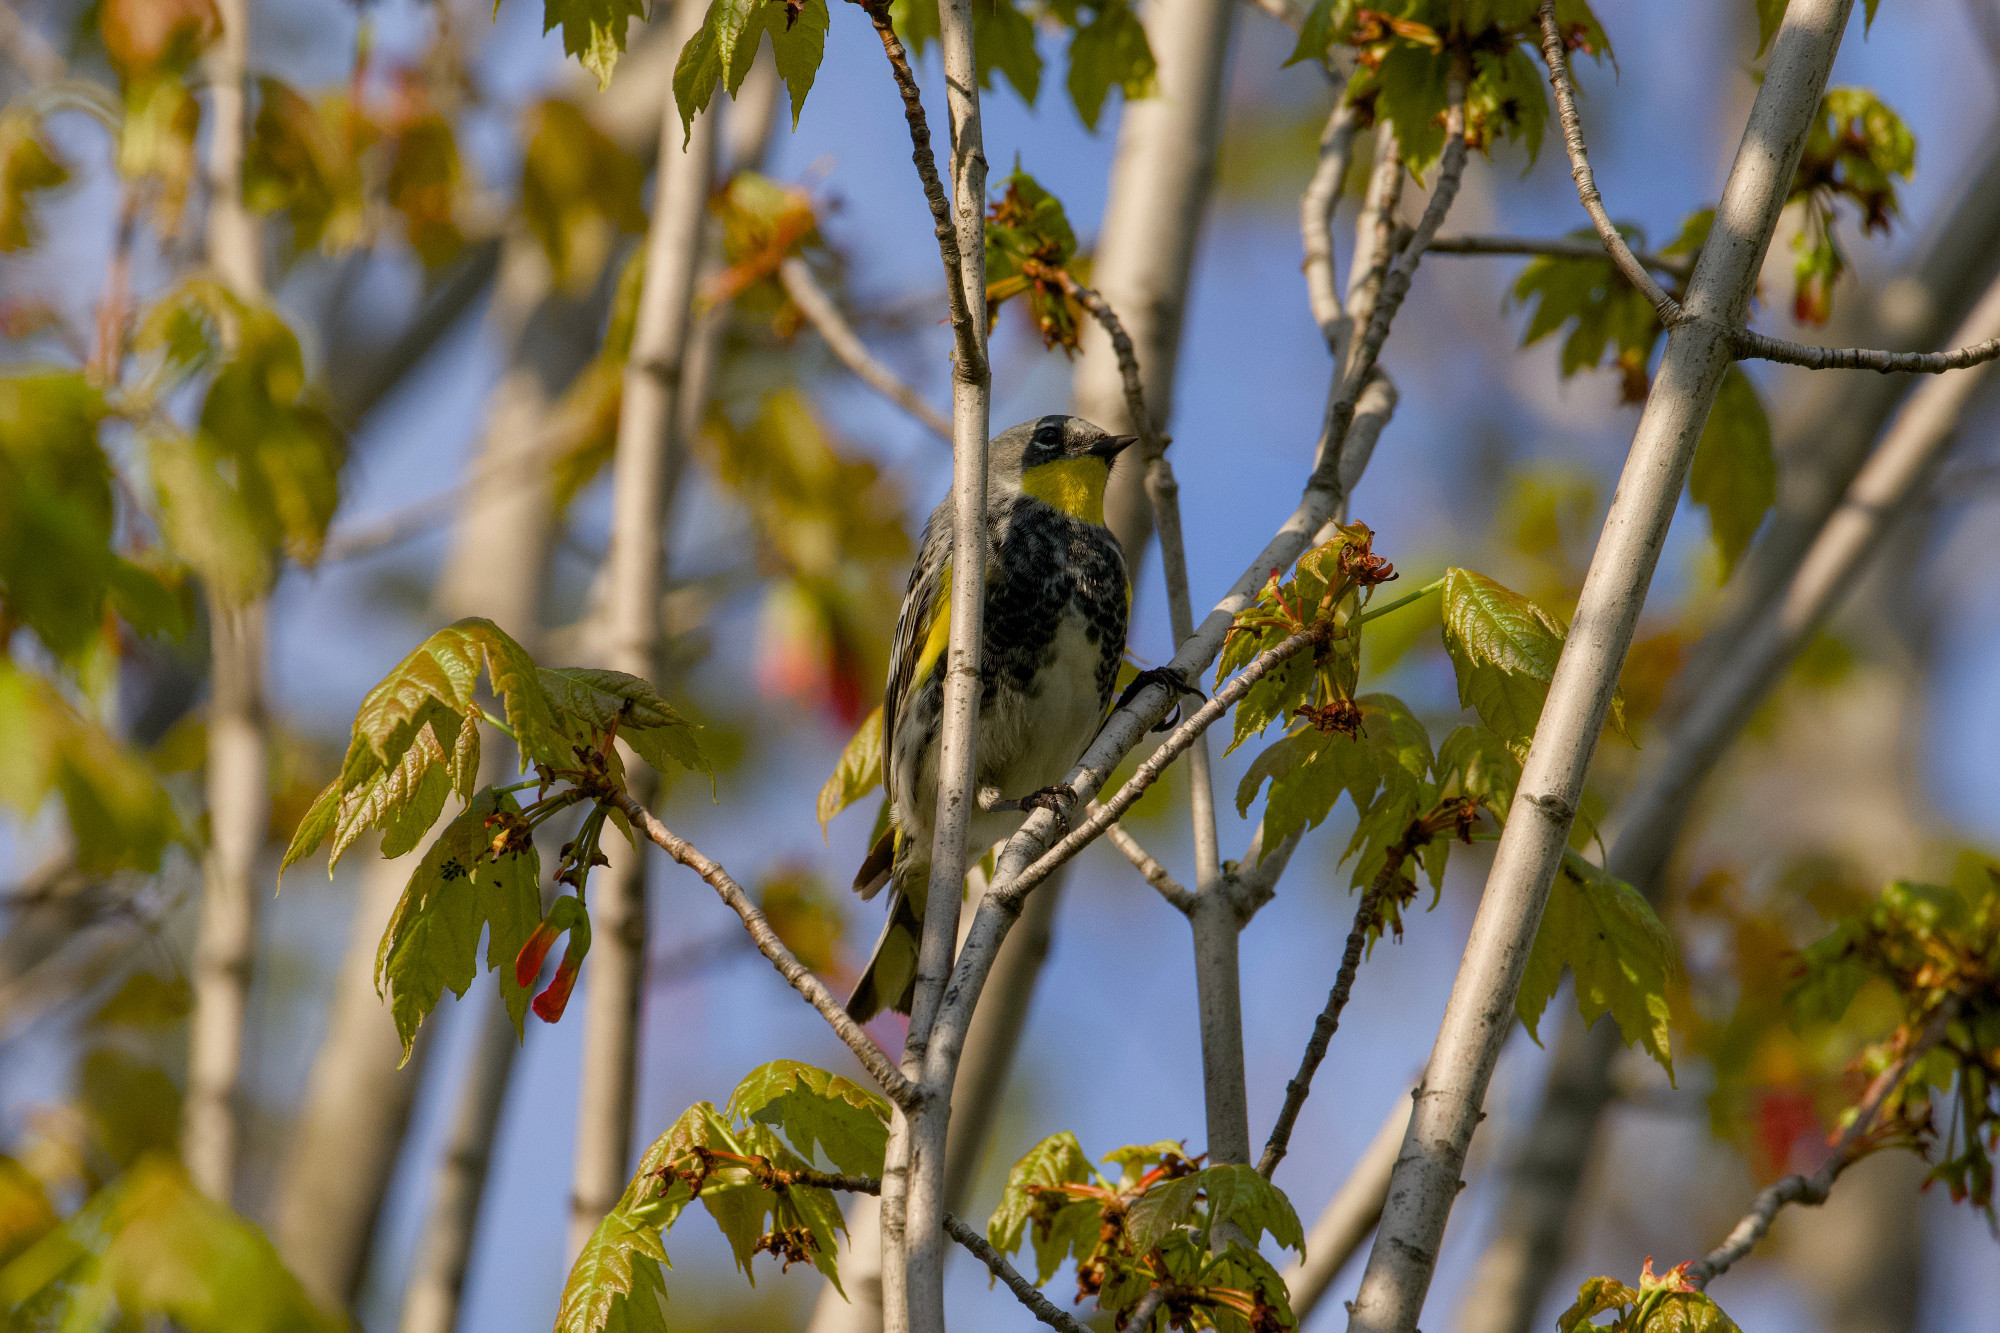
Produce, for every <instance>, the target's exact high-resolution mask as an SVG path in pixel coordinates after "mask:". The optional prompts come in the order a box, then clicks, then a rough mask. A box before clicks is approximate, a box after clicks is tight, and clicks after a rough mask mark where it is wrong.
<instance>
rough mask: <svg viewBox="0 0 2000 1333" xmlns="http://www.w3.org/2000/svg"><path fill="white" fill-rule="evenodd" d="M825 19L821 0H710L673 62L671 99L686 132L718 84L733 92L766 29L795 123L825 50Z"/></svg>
mask: <svg viewBox="0 0 2000 1333" xmlns="http://www.w3.org/2000/svg"><path fill="white" fill-rule="evenodd" d="M827 22H828V15H827V9H826V0H711V3H710V4H709V7H708V15H707V17H706V18H705V19H703V21H702V25H701V31H700V32H698V33H696V34H695V35H694V36H693V37H692V38H691V39H689V41H688V44H687V45H686V46H685V47H683V48H681V55H680V61H679V63H678V64H676V65H675V67H674V101H675V103H676V105H678V106H679V108H680V113H681V124H682V126H683V127H684V129H685V131H686V133H687V134H692V133H693V124H694V118H695V116H696V115H697V114H698V113H700V112H701V111H703V110H705V109H706V108H707V107H708V104H709V102H710V100H711V99H713V98H714V96H715V88H716V85H717V84H718V83H720V84H721V85H723V86H724V87H725V88H727V89H728V90H729V95H730V96H731V97H734V96H736V92H737V90H738V89H739V88H741V87H742V86H743V80H744V78H745V76H747V75H748V74H749V73H750V65H751V62H752V61H753V60H754V59H755V58H756V55H757V48H758V46H759V45H761V44H762V42H763V38H764V35H765V34H766V33H768V34H769V35H770V38H771V54H772V55H773V56H774V57H775V59H776V61H777V67H778V76H779V77H780V78H782V79H783V80H784V81H785V87H786V88H788V89H790V91H791V96H792V123H793V124H794V125H797V124H798V120H799V112H800V110H802V109H803V108H804V106H805V101H806V94H807V93H808V92H810V91H812V85H813V78H814V76H815V75H817V74H818V72H819V63H820V59H821V57H822V56H823V55H824V54H825V52H826V30H827Z"/></svg>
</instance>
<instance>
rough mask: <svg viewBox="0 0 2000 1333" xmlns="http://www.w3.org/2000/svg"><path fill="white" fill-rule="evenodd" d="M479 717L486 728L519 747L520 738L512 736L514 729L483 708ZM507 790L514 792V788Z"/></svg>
mask: <svg viewBox="0 0 2000 1333" xmlns="http://www.w3.org/2000/svg"><path fill="white" fill-rule="evenodd" d="M479 716H481V717H483V718H485V719H486V723H487V725H488V726H490V727H492V728H493V729H494V730H495V731H497V732H499V733H500V734H501V735H502V736H505V737H506V738H507V739H508V740H510V741H513V742H514V743H515V744H516V745H519V744H520V743H521V738H520V737H519V736H516V735H515V734H514V729H513V728H512V727H510V726H508V725H507V724H506V723H505V722H503V721H501V720H500V719H499V718H497V717H495V716H493V714H491V713H489V712H487V711H486V709H485V708H484V707H481V708H480V710H479ZM507 790H509V791H514V790H516V788H513V787H509V788H508V789H507Z"/></svg>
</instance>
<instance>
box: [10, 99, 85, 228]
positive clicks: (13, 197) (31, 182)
mask: <svg viewBox="0 0 2000 1333" xmlns="http://www.w3.org/2000/svg"><path fill="white" fill-rule="evenodd" d="M68 180H69V169H68V168H67V167H66V166H65V165H64V164H63V162H62V160H61V159H60V158H58V157H57V156H56V155H55V154H54V153H53V152H52V151H51V150H50V147H49V144H48V141H47V139H45V138H44V137H43V134H42V127H41V122H40V121H39V120H38V119H37V118H36V117H35V116H34V115H32V114H31V113H29V112H27V111H25V110H20V109H16V110H12V111H7V112H5V113H0V251H7V250H25V249H27V248H28V247H29V246H31V245H35V244H37V243H38V242H39V241H40V240H41V234H42V233H41V227H40V226H39V225H38V224H37V223H36V221H35V214H34V206H33V204H32V203H31V202H30V200H29V198H28V196H29V195H30V194H31V193H33V192H35V191H38V190H52V189H55V188H56V187H57V186H59V185H63V184H66V183H67V182H68Z"/></svg>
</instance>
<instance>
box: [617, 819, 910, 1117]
mask: <svg viewBox="0 0 2000 1333" xmlns="http://www.w3.org/2000/svg"><path fill="white" fill-rule="evenodd" d="M618 808H619V809H620V810H622V811H623V812H624V814H625V818H626V819H628V820H630V821H631V823H632V826H633V827H634V828H637V829H640V830H642V831H643V832H644V833H645V835H646V836H647V837H648V838H650V839H652V841H653V845H654V846H656V847H658V848H659V849H660V850H661V851H663V852H665V853H666V854H667V855H668V856H671V857H673V858H674V860H676V861H678V862H680V863H681V864H682V865H684V866H686V867H687V868H688V869H689V870H692V871H694V873H695V874H697V875H700V876H701V877H702V878H703V879H704V880H706V881H707V882H708V885H709V887H710V888H712V889H714V890H715V892H716V894H717V895H718V896H720V897H721V899H722V901H723V902H725V903H727V904H728V905H729V907H730V910H732V911H734V912H735V913H736V915H737V916H739V917H741V918H743V928H744V929H745V930H747V931H749V932H750V938H751V939H752V940H753V941H755V943H756V945H757V951H758V952H759V953H761V954H763V955H764V956H765V957H766V958H768V959H770V960H771V965H772V966H773V967H775V968H777V969H778V972H779V975H781V976H783V977H784V979H785V980H786V981H788V982H790V983H791V985H792V989H793V990H796V991H797V992H798V993H799V994H801V995H803V996H805V997H806V1001H807V1002H808V1003H809V1004H811V1005H812V1007H813V1008H815V1009H817V1010H818V1011H819V1014H820V1017H822V1018H824V1019H825V1020H826V1021H827V1023H828V1024H829V1025H831V1026H832V1028H833V1031H834V1034H835V1035H836V1036H838V1037H839V1038H840V1039H841V1041H843V1042H845V1043H846V1044H847V1048H848V1049H849V1050H850V1051H853V1052H854V1056H855V1058H856V1059H857V1060H859V1061H861V1064H862V1067H863V1068H865V1069H867V1071H868V1072H869V1074H870V1075H872V1076H873V1077H874V1079H875V1082H876V1083H877V1084H879V1085H880V1086H881V1089H882V1091H883V1092H884V1093H885V1094H886V1095H887V1096H888V1098H889V1100H890V1101H892V1102H894V1103H896V1105H898V1106H902V1107H908V1106H910V1105H911V1104H912V1103H914V1102H915V1101H916V1100H917V1090H916V1087H915V1085H913V1084H912V1083H911V1082H910V1080H908V1079H907V1078H905V1077H903V1074H902V1071H901V1070H899V1069H897V1068H896V1066H895V1064H894V1063H893V1062H892V1061H891V1060H890V1059H889V1057H888V1055H887V1054H886V1053H885V1052H884V1051H883V1050H882V1048H881V1047H880V1046H877V1045H876V1044H875V1042H874V1040H873V1039H872V1038H870V1037H869V1035H868V1034H867V1033H866V1032H863V1031H862V1030H861V1025H860V1024H858V1023H856V1022H855V1021H854V1020H853V1019H852V1018H850V1017H849V1016H848V1013H847V1009H846V1007H845V1006H844V1005H842V1004H841V1003H840V1001H838V1000H836V999H834V998H833V995H832V994H831V992H829V991H828V990H827V988H826V986H825V985H824V984H822V983H821V981H820V979H819V978H818V977H816V976H814V975H813V973H812V969H811V968H809V967H807V966H806V965H805V964H804V963H802V962H800V961H799V960H798V958H797V957H796V956H794V955H793V953H792V951H791V950H790V949H787V948H786V947H785V942H784V941H783V940H781V939H779V938H778V932H777V931H775V930H773V929H771V923H770V922H769V921H767V920H765V919H764V913H763V912H762V911H760V910H758V907H757V904H756V903H754V902H752V901H750V895H749V894H747V893H745V892H744V891H743V886H742V885H741V884H738V883H737V882H736V881H735V879H733V878H732V877H731V876H730V874H729V872H728V871H727V870H724V869H723V868H722V867H721V866H719V865H717V864H716V863H715V862H713V861H711V860H709V859H708V858H707V857H706V856H703V855H702V854H701V852H699V851H698V850H696V848H695V847H694V845H693V844H692V843H690V842H688V841H687V840H686V839H685V838H682V837H680V836H679V835H677V834H675V833H674V832H673V831H672V830H671V829H669V828H668V827H667V826H666V825H665V824H662V823H661V822H660V821H659V820H658V819H657V818H655V817H654V815H653V812H652V811H650V810H648V809H646V807H645V806H643V805H640V804H639V803H638V802H637V801H635V800H633V799H632V798H631V797H630V796H626V795H624V794H622V793H621V794H620V795H619V798H618Z"/></svg>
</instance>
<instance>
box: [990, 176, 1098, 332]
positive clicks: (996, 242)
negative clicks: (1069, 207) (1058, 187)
mask: <svg viewBox="0 0 2000 1333" xmlns="http://www.w3.org/2000/svg"><path fill="white" fill-rule="evenodd" d="M1001 184H1002V186H1003V187H1004V189H1003V190H1002V193H1001V196H1000V201H999V202H998V203H996V204H994V205H992V206H991V207H990V208H989V209H988V210H987V215H986V321H987V324H988V326H989V327H990V326H991V325H993V324H994V323H995V322H996V321H998V320H999V318H1000V307H1001V306H1003V305H1005V304H1006V303H1007V302H1008V301H1010V300H1012V299H1013V298H1014V297H1016V296H1026V297H1027V301H1028V318H1029V319H1030V320H1031V321H1033V323H1034V325H1035V328H1036V330H1037V331H1038V332H1039V333H1040V334H1041V338H1042V345H1043V346H1044V347H1049V348H1055V347H1060V348H1062V349H1063V351H1064V352H1066V353H1071V354H1074V353H1075V351H1076V347H1077V338H1078V336H1079V335H1080V334H1081V332H1082V328H1083V321H1084V319H1085V317H1086V316H1085V311H1084V308H1083V304H1082V303H1081V302H1080V301H1078V300H1077V299H1076V297H1075V296H1073V295H1071V290H1070V286H1069V284H1068V281H1067V280H1068V278H1069V269H1070V266H1071V265H1072V264H1073V263H1075V262H1076V233H1075V232H1074V231H1073V230H1071V228H1070V225H1069V218H1068V217H1067V216H1066V215H1065V214H1064V212H1063V206H1062V201H1061V200H1060V199H1058V198H1056V197H1055V196H1054V195H1052V194H1050V193H1049V192H1048V191H1047V190H1044V189H1043V188H1042V187H1041V185H1040V184H1039V183H1038V182H1037V181H1036V180H1035V178H1034V177H1033V176H1030V175H1029V174H1028V173H1027V172H1025V171H1023V170H1021V168H1020V166H1019V164H1016V165H1015V167H1014V170H1013V172H1012V174H1010V175H1009V176H1008V177H1007V179H1006V180H1005V181H1003V182H1001Z"/></svg>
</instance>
